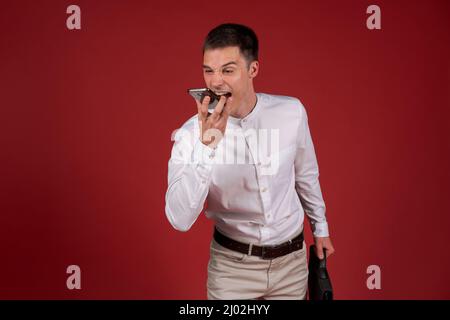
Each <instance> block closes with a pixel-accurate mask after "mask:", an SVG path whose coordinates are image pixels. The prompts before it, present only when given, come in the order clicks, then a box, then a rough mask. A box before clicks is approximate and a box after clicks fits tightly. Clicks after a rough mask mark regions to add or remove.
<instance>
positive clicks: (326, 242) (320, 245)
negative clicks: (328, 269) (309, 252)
mask: <svg viewBox="0 0 450 320" xmlns="http://www.w3.org/2000/svg"><path fill="white" fill-rule="evenodd" d="M314 244H315V246H316V248H315V249H316V255H317V256H318V257H319V259H323V249H325V253H326V255H327V258H328V257H329V256H330V255H332V254H333V253H334V251H335V250H334V247H333V244H332V243H331V239H330V238H329V237H314Z"/></svg>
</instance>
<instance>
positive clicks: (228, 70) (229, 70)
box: [223, 69, 234, 74]
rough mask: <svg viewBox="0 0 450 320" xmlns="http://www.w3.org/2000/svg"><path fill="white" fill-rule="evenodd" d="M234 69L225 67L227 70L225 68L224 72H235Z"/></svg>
mask: <svg viewBox="0 0 450 320" xmlns="http://www.w3.org/2000/svg"><path fill="white" fill-rule="evenodd" d="M233 71H234V70H233V69H225V70H223V72H224V73H228V74H230V73H233Z"/></svg>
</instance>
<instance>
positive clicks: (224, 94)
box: [214, 91, 231, 98]
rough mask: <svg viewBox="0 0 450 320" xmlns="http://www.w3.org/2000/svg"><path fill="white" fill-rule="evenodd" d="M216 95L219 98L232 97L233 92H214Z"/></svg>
mask: <svg viewBox="0 0 450 320" xmlns="http://www.w3.org/2000/svg"><path fill="white" fill-rule="evenodd" d="M214 93H215V94H217V95H218V96H225V97H227V98H228V97H231V92H229V91H221V92H217V91H216V92H214Z"/></svg>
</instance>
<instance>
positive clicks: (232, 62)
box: [203, 61, 237, 69]
mask: <svg viewBox="0 0 450 320" xmlns="http://www.w3.org/2000/svg"><path fill="white" fill-rule="evenodd" d="M232 64H234V65H237V63H236V62H234V61H231V62H228V63H225V64H224V65H223V66H221V68H223V67H227V66H229V65H232ZM203 68H208V69H212V68H211V67H210V66H207V65H206V64H204V65H203Z"/></svg>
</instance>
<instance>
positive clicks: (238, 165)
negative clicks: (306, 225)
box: [166, 24, 334, 299]
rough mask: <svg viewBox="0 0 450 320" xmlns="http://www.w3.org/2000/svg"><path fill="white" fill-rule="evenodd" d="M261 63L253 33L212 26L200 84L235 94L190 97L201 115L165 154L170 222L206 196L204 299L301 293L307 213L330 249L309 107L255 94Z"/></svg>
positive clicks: (185, 218)
mask: <svg viewBox="0 0 450 320" xmlns="http://www.w3.org/2000/svg"><path fill="white" fill-rule="evenodd" d="M258 70H259V63H258V40H257V37H256V34H255V33H254V32H253V30H251V29H250V28H248V27H246V26H243V25H238V24H223V25H219V26H218V27H216V28H214V29H213V30H211V31H210V32H209V33H208V35H207V37H206V39H205V42H204V45H203V74H204V79H205V84H206V86H207V87H208V88H210V89H211V90H213V91H214V92H215V93H216V94H218V95H224V94H225V93H231V97H228V98H227V97H225V96H222V97H221V98H220V101H219V103H218V104H217V105H216V107H215V109H214V110H213V112H211V113H209V112H208V104H209V101H210V98H209V97H206V98H204V99H203V101H202V103H201V102H199V101H196V102H197V109H198V114H197V115H195V116H194V117H192V118H191V119H189V120H188V121H187V122H186V123H185V124H184V125H183V126H182V128H181V129H180V130H179V131H178V132H177V134H176V136H175V143H174V146H173V149H172V155H171V158H170V160H169V177H168V190H167V193H166V215H167V218H168V220H169V221H170V223H171V224H172V225H173V227H174V228H175V229H177V230H181V231H187V230H189V229H190V227H191V226H192V224H193V223H194V222H195V221H196V219H197V217H198V216H199V214H200V212H201V211H202V209H203V207H204V204H205V201H207V210H206V215H207V217H209V218H211V219H213V220H214V222H215V230H214V235H213V239H212V241H211V248H210V260H209V264H208V282H207V294H208V299H305V296H306V289H307V278H308V268H307V261H306V245H305V243H304V239H303V221H304V213H305V212H306V214H307V216H308V217H309V221H310V225H311V228H312V232H313V235H314V242H315V245H316V248H317V254H318V255H319V257H321V256H322V255H323V253H322V252H323V251H322V249H325V251H326V252H325V254H326V255H327V256H329V255H330V254H332V253H333V252H334V249H333V245H332V243H331V240H330V238H329V234H328V224H327V221H326V218H325V204H324V201H323V198H322V194H321V189H320V185H319V180H318V177H319V171H318V165H317V161H316V156H315V151H314V146H313V143H312V139H311V135H310V131H309V127H308V121H307V120H308V119H307V114H306V111H305V108H304V107H303V105H302V104H301V103H300V101H299V100H298V99H296V98H292V97H287V96H278V95H269V94H264V93H255V91H254V87H253V79H254V78H255V77H256V76H257V74H258ZM236 141H237V142H236ZM230 159H231V161H230Z"/></svg>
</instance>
